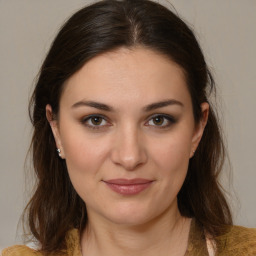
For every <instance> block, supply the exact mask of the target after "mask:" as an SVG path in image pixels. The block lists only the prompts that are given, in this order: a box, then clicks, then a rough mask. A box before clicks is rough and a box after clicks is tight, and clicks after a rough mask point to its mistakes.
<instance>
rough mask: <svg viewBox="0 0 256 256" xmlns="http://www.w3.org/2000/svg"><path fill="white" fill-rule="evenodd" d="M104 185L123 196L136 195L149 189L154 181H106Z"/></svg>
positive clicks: (139, 179)
mask: <svg viewBox="0 0 256 256" xmlns="http://www.w3.org/2000/svg"><path fill="white" fill-rule="evenodd" d="M104 183H105V184H106V185H107V186H108V187H109V188H110V189H111V190H113V191H114V192H116V193H118V194H121V195H136V194H139V193H140V192H142V191H143V190H145V189H147V188H148V187H150V186H151V184H152V183H153V180H147V179H141V178H137V179H112V180H105V181H104Z"/></svg>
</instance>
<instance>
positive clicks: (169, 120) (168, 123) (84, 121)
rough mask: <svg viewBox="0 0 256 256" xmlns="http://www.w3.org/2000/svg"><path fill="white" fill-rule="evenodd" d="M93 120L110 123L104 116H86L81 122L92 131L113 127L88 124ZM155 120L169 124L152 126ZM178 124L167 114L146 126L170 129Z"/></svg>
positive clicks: (161, 115) (158, 115) (160, 115)
mask: <svg viewBox="0 0 256 256" xmlns="http://www.w3.org/2000/svg"><path fill="white" fill-rule="evenodd" d="M92 118H102V120H103V121H105V122H108V119H107V118H106V117H105V116H103V115H89V116H86V117H85V118H83V119H82V120H81V123H82V124H83V125H85V126H87V127H88V128H90V129H104V128H106V127H107V126H111V124H105V125H101V124H100V125H94V124H88V122H89V121H91V120H92ZM154 118H164V122H167V124H165V125H164V126H160V125H159V126H158V125H150V124H149V122H150V121H152V120H153V119H154ZM176 122H177V120H176V118H174V117H173V116H170V115H166V114H155V115H153V116H151V117H150V118H149V119H148V121H147V122H146V124H145V125H146V126H152V127H154V128H159V129H165V128H168V127H170V126H171V125H172V124H175V123H176Z"/></svg>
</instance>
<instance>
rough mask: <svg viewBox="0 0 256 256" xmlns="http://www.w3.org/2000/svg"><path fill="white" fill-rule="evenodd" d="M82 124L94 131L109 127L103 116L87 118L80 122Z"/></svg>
mask: <svg viewBox="0 0 256 256" xmlns="http://www.w3.org/2000/svg"><path fill="white" fill-rule="evenodd" d="M82 124H84V125H86V126H87V127H89V128H95V129H98V128H103V127H106V126H109V125H110V124H109V123H108V121H107V120H106V119H105V118H104V117H103V116H100V115H91V116H88V117H86V118H85V119H83V120H82Z"/></svg>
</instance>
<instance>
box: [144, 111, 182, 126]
mask: <svg viewBox="0 0 256 256" xmlns="http://www.w3.org/2000/svg"><path fill="white" fill-rule="evenodd" d="M176 122H177V120H176V119H175V118H174V117H172V116H170V115H166V114H159V115H154V116H152V117H151V118H150V119H149V121H148V122H147V123H146V125H147V126H152V127H155V128H167V127H169V126H171V125H172V124H175V123H176Z"/></svg>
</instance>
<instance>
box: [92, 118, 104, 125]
mask: <svg viewBox="0 0 256 256" xmlns="http://www.w3.org/2000/svg"><path fill="white" fill-rule="evenodd" d="M102 120H103V118H102V117H100V116H94V117H91V123H92V124H93V125H101V123H102Z"/></svg>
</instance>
